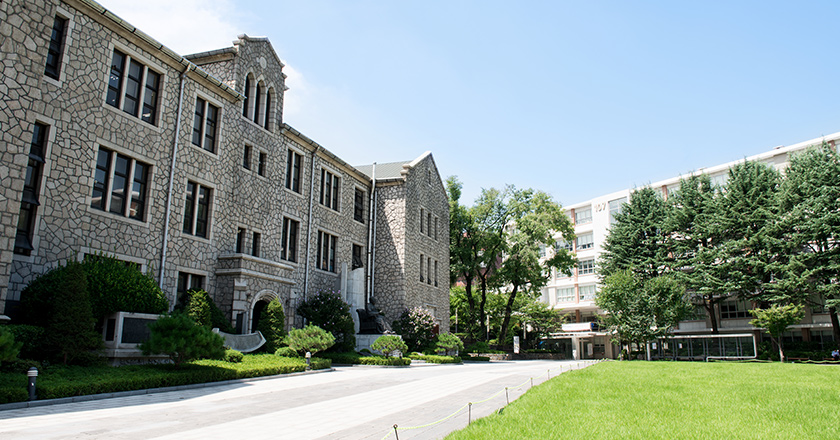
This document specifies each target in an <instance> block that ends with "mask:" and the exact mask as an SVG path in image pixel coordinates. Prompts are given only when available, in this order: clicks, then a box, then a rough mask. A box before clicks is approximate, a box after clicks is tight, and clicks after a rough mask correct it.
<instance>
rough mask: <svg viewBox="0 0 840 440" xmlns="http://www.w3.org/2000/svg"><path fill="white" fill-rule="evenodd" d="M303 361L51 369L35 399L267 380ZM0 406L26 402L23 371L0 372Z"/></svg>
mask: <svg viewBox="0 0 840 440" xmlns="http://www.w3.org/2000/svg"><path fill="white" fill-rule="evenodd" d="M331 365H332V363H331V361H330V360H329V359H321V358H312V369H315V370H319V369H325V368H330V366H331ZM305 369H306V362H305V361H304V360H303V359H299V358H298V359H292V358H281V357H278V356H274V355H270V354H263V355H248V356H244V358H243V360H242V362H240V363H228V362H224V361H220V360H206V359H205V360H200V361H195V362H190V363H187V364H185V365H184V366H182V367H181V368H175V367H174V366H173V365H134V366H124V367H119V368H114V367H79V366H52V367H49V368H45V369H44V371H41V372H40V374H39V375H38V399H57V398H61V397H73V396H83V395H90V394H101V393H114V392H119V391H133V390H141V389H149V388H160V387H171V386H179V385H191V384H197V383H206V382H218V381H222V380H231V379H245V378H251V377H260V376H271V375H275V374H287V373H295V372H300V371H304V370H305ZM0 383H2V384H3V385H2V386H0V403H9V402H22V401H26V400H27V398H28V394H27V391H26V384H27V378H26V374H22V373H0Z"/></svg>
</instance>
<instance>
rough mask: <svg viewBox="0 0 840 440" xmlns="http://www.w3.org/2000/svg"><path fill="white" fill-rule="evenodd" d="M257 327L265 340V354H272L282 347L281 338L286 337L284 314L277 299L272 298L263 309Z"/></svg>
mask: <svg viewBox="0 0 840 440" xmlns="http://www.w3.org/2000/svg"><path fill="white" fill-rule="evenodd" d="M257 327H258V328H257V330H259V331H260V333H262V335H263V337H264V338H265V350H266V351H267V352H269V353H274V352H275V351H277V349H278V348H280V347H281V346H282V345H283V338H284V337H286V314H285V313H284V312H283V305H282V304H280V300H279V299H277V298H274V299H273V300H271V302H269V303H268V305H267V306H266V307H265V309H263V311H262V314H261V315H260V323H259V325H258V326H257Z"/></svg>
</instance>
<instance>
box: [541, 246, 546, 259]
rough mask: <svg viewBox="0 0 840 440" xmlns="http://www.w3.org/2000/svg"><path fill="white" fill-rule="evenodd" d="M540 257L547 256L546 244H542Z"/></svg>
mask: <svg viewBox="0 0 840 440" xmlns="http://www.w3.org/2000/svg"><path fill="white" fill-rule="evenodd" d="M540 258H545V245H544V244H540Z"/></svg>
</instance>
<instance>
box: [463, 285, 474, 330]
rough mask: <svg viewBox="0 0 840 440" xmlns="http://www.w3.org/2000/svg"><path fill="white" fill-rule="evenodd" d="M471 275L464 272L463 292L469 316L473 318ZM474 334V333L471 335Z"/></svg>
mask: <svg viewBox="0 0 840 440" xmlns="http://www.w3.org/2000/svg"><path fill="white" fill-rule="evenodd" d="M472 281H473V279H472V277H470V276H467V275H466V274H464V292H465V293H466V296H467V307H468V308H469V316H468V318H469V319H470V320H473V319H475V298H473V295H472ZM473 336H475V335H473Z"/></svg>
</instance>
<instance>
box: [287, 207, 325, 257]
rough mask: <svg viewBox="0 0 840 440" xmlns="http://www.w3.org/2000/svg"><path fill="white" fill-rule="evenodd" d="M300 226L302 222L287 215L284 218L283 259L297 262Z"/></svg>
mask: <svg viewBox="0 0 840 440" xmlns="http://www.w3.org/2000/svg"><path fill="white" fill-rule="evenodd" d="M298 228H300V222H298V221H295V220H292V219H290V218H287V217H284V218H283V237H282V241H283V243H282V246H283V247H282V249H280V258H281V259H283V260H287V261H291V262H297V246H298ZM319 249H320V246H319Z"/></svg>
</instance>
